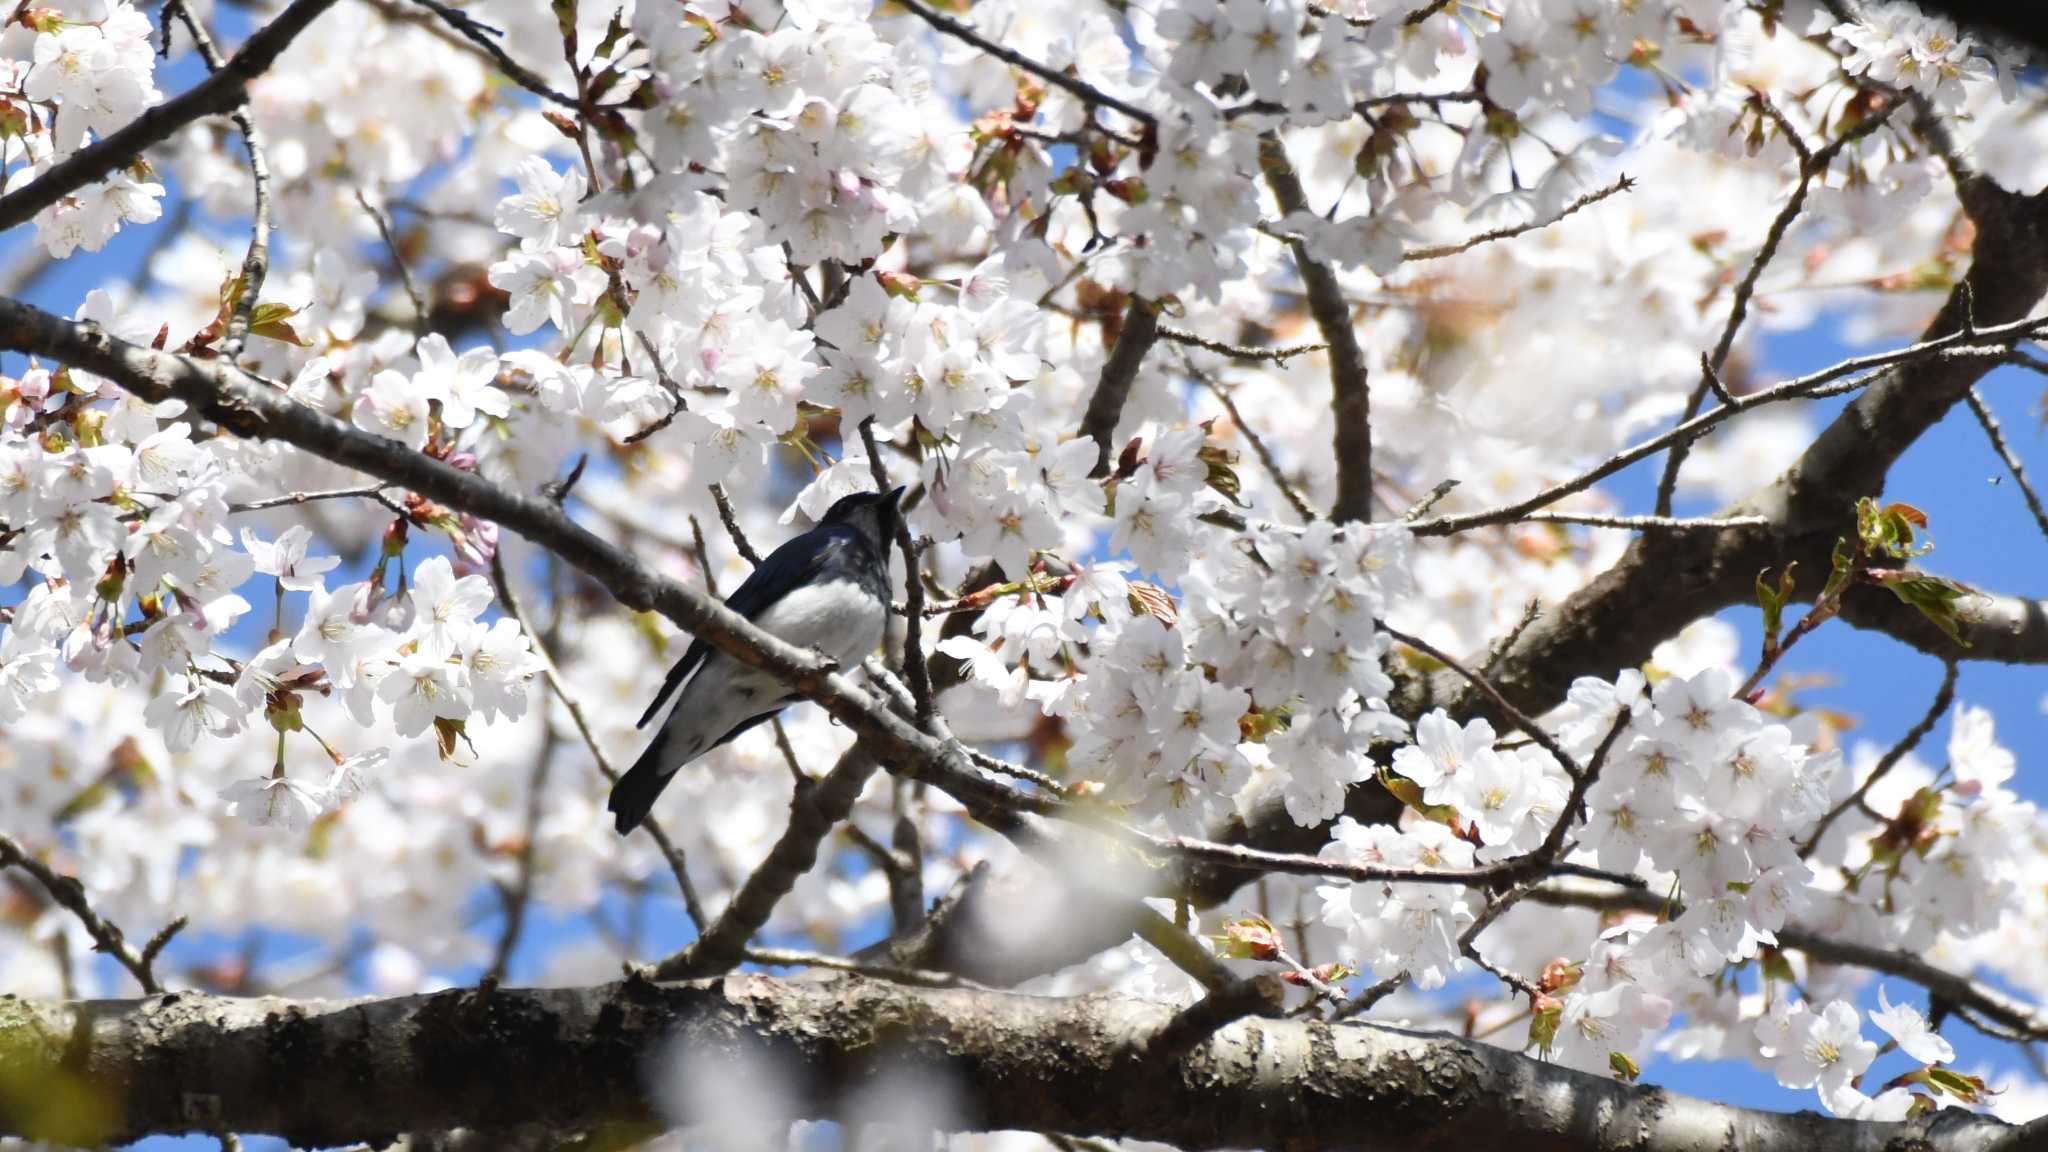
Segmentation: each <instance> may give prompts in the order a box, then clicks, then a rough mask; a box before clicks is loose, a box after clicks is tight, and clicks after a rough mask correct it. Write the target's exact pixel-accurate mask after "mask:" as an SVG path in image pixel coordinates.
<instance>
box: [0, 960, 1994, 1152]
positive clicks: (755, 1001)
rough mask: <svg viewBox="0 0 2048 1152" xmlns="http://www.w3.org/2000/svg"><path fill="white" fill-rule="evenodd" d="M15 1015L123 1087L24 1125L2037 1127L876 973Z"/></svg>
mask: <svg viewBox="0 0 2048 1152" xmlns="http://www.w3.org/2000/svg"><path fill="white" fill-rule="evenodd" d="M0 1017H4V1018H5V1022H6V1023H7V1024H8V1025H10V1027H9V1029H8V1031H9V1034H10V1035H13V1036H15V1037H16V1038H17V1039H16V1040H15V1042H13V1043H11V1044H9V1045H8V1046H6V1047H5V1048H4V1049H0V1076H4V1078H5V1080H6V1082H7V1083H9V1084H16V1085H45V1086H53V1087H54V1086H57V1085H62V1086H64V1087H65V1088H67V1089H70V1090H73V1091H76V1092H77V1093H79V1094H80V1095H81V1096H82V1097H83V1098H84V1099H88V1100H94V1101H99V1102H103V1104H104V1106H103V1107H98V1108H93V1109H90V1110H89V1111H88V1110H69V1111H68V1112H60V1111H58V1110H54V1109H43V1110H29V1111H25V1112H18V1113H13V1114H10V1115H9V1116H8V1117H7V1120H8V1123H7V1127H8V1128H9V1129H10V1130H12V1131H16V1132H20V1133H23V1134H27V1135H36V1136H49V1137H55V1138H58V1139H65V1140H69V1141H72V1142H79V1143H84V1142H106V1143H119V1142H125V1141H128V1140H131V1139H134V1138H137V1137H140V1136H143V1135H146V1134H151V1133H160V1132H213V1131H221V1130H232V1131H240V1132H249V1133H259V1132H260V1133H275V1134H278V1135H280V1136H283V1137H285V1138H287V1139H289V1140H291V1141H292V1142H293V1143H295V1144H298V1145H302V1146H328V1145H335V1144H344V1143H350V1142H357V1141H362V1142H368V1143H371V1144H373V1145H374V1144H378V1143H380V1142H381V1141H383V1140H385V1139H388V1138H389V1137H391V1136H393V1135H395V1134H397V1133H399V1132H404V1131H442V1130H448V1129H453V1128H459V1127H476V1126H483V1125H488V1126H489V1127H492V1128H511V1127H515V1126H523V1125H535V1126H539V1127H542V1128H545V1129H548V1130H552V1131H554V1132H557V1133H562V1134H565V1135H567V1134H574V1133H588V1132H592V1131H595V1130H598V1129H601V1128H606V1129H609V1128H613V1127H615V1126H631V1127H639V1128H643V1129H648V1128H656V1127H665V1126H667V1124H668V1123H670V1122H672V1120H674V1119H680V1120H681V1121H683V1122H684V1123H689V1122H691V1121H700V1122H701V1121H704V1120H709V1119H714V1117H710V1116H705V1115H681V1116H677V1115H676V1112H675V1109H677V1108H679V1107H681V1106H684V1103H685V1101H686V1099H687V1097H688V1096H689V1094H688V1093H686V1092H683V1091H680V1090H679V1089H680V1088H681V1086H682V1084H683V1083H684V1081H683V1080H682V1079H681V1078H682V1077H692V1076H704V1075H707V1074H708V1069H711V1068H714V1067H721V1066H722V1067H731V1066H735V1065H736V1064H738V1063H739V1062H740V1061H746V1062H748V1063H751V1064H756V1065H759V1064H761V1063H764V1062H765V1063H767V1064H769V1065H770V1066H773V1067H776V1068H779V1069H781V1070H782V1071H783V1073H784V1082H783V1084H782V1085H781V1087H782V1088H783V1089H784V1090H785V1091H787V1092H788V1093H789V1095H790V1098H791V1100H792V1106H793V1107H795V1108H796V1109H797V1110H798V1112H799V1114H800V1115H804V1116H813V1117H827V1116H833V1115H836V1114H838V1113H839V1110H840V1109H841V1108H842V1107H844V1106H846V1105H847V1104H848V1103H849V1102H850V1101H851V1100H852V1099H853V1097H854V1096H855V1095H856V1094H857V1093H858V1092H859V1091H860V1090H861V1089H862V1088H863V1087H865V1086H867V1085H870V1084H873V1083H876V1082H877V1081H880V1080H882V1079H883V1078H885V1077H891V1076H895V1077H901V1076H905V1075H909V1076H914V1077H917V1078H919V1079H920V1080H923V1081H925V1082H931V1083H941V1084H945V1085H947V1086H949V1087H950V1088H952V1089H953V1090H954V1091H955V1092H956V1093H957V1096H956V1097H955V1100H954V1103H955V1104H956V1105H957V1106H958V1108H959V1109H960V1112H959V1123H960V1124H961V1125H962V1126H963V1127H966V1128H971V1129H977V1130H993V1129H1017V1130H1025V1131H1036V1132H1045V1133H1059V1134H1073V1135H1087V1136H1104V1137H1116V1138H1130V1139H1140V1140H1151V1141H1159V1142H1163V1143H1169V1144H1173V1145H1175V1146H1177V1147H1181V1148H1186V1149H1210V1148H1244V1147H1266V1148H1276V1149H1309V1148H1352V1149H1361V1150H1367V1152H1396V1150H1399V1152H1442V1150H1450V1149H1455V1150H1457V1152H1548V1150H1555V1149H1575V1150H1580V1152H1588V1150H1590V1152H1607V1150H1619V1149H1623V1148H1626V1149H1630V1150H1632V1152H1697V1150H1699V1149H1715V1148H1741V1149H1742V1150H1743V1152H1851V1150H1854V1152H1871V1150H1876V1149H1894V1148H1896V1149H1903V1148H1908V1147H1911V1148H1916V1149H1922V1150H1924V1152H1991V1150H1992V1149H1993V1148H1994V1147H1996V1146H1997V1144H1998V1142H1999V1141H2001V1140H2002V1139H2004V1137H2005V1136H2006V1134H2007V1133H2009V1132H2011V1131H2014V1129H2012V1128H2010V1127H2009V1126H2008V1125H2005V1124H2003V1123H2001V1122H1999V1121H1997V1120H1993V1119H1990V1118H1988V1117H1984V1116H1975V1115H1970V1114H1967V1113H1963V1112H1960V1111H1955V1110H1951V1111H1947V1112H1943V1113H1941V1114H1938V1115H1937V1116H1934V1117H1932V1118H1924V1119H1922V1120H1918V1121H1912V1122H1908V1123H1905V1124H1872V1123H1864V1122H1858V1121H1848V1120H1830V1119H1826V1118H1824V1117H1821V1116H1818V1115H1816V1114H1813V1113H1810V1112H1802V1113H1798V1114H1793V1115H1787V1114H1778V1113H1769V1112H1758V1111H1751V1110H1747V1109H1741V1108H1734V1107H1729V1106H1726V1105H1721V1104H1714V1103H1710V1102H1707V1101H1703V1100H1696V1099H1692V1098H1689V1097H1684V1096H1678V1095H1675V1094H1672V1093H1669V1092H1666V1091H1664V1090H1662V1089H1659V1088H1654V1087H1645V1086H1641V1085H1632V1084H1626V1083H1623V1082H1620V1081H1617V1080H1614V1079H1611V1078H1608V1077H1599V1076H1591V1075H1587V1074H1584V1073H1580V1072H1573V1071H1569V1070H1567V1069H1563V1068H1560V1067H1557V1066H1555V1065H1550V1064H1544V1063H1540V1062H1538V1061H1536V1060H1533V1059H1530V1058H1527V1057H1523V1056H1520V1055H1516V1054H1514V1053H1511V1052H1507V1051H1504V1050H1502V1049H1498V1048H1490V1047H1487V1046H1484V1045H1481V1044H1477V1043H1474V1042H1471V1041H1466V1040H1461V1039H1457V1038H1453V1037H1450V1036H1445V1035H1436V1034H1427V1033H1418V1032H1409V1031H1403V1030H1398V1029H1392V1028H1381V1027H1374V1026H1371V1025H1363V1024H1340V1025H1334V1026H1333V1025H1328V1024H1324V1023H1320V1022H1300V1021H1285V1020H1269V1019H1261V1018H1257V1017H1251V1018H1240V1019H1237V1020H1234V1021H1232V1022H1230V1023H1227V1024H1225V1025H1223V1026H1222V1027H1220V1028H1217V1029H1215V1030H1214V1031H1213V1032H1211V1033H1209V1034H1208V1035H1206V1036H1202V1037H1199V1038H1196V1039H1194V1040H1193V1042H1192V1043H1187V1044H1186V1045H1185V1050H1184V1051H1181V1052H1179V1053H1175V1052H1172V1051H1167V1052H1160V1051H1157V1050H1156V1048H1155V1044H1154V1042H1155V1041H1156V1040H1162V1039H1172V1038H1173V1032H1172V1031H1171V1027H1172V1023H1173V1021H1174V1020H1175V1018H1176V1009H1175V1007H1174V1006H1172V1005H1168V1004H1157V1003H1148V1002H1143V1001H1135V1000H1127V999H1118V998H1114V997H1087V998H1081V999H1041V998H1037V997H1029V996H1018V995H1012V994H1007V993H996V992H988V991H978V990H961V989H931V988H915V987H908V986H903V985H896V984H888V983H883V982H880V981H876V980H869V979H864V978H860V977H845V978H838V979H831V980H822V981H807V982H798V981H786V980H778V979H774V978H770V977H766V976H759V975H736V976H729V977H725V978H723V979H720V980H713V981H708V982H703V983H692V984H676V985H657V984H652V983H648V982H645V981H629V982H626V983H623V984H611V985H604V986H601V987H595V988H566V989H517V990H507V989H496V990H489V991H484V990H451V991H446V992H439V993H434V994H431V995H423V996H408V997H401V998H397V999H391V1000H368V1001H353V1002H343V1001H290V1000H281V999H252V1000H235V999H227V998H221V997H211V996H201V995H185V996H175V997H161V998H154V999H150V1000H142V1001H88V1002H77V1003H37V1002H29V1001H5V1002H0ZM1167 1046H1168V1047H1170V1045H1167ZM202 1052H203V1053H206V1058H205V1059H197V1058H195V1054H197V1053H202ZM650 1069H656V1070H658V1071H657V1072H656V1073H655V1075H656V1077H658V1079H657V1080H656V1083H655V1084H654V1085H653V1086H650V1084H649V1070H650ZM1109 1086H1113V1088H1112V1087H1109ZM711 1095H715V1094H711ZM735 1106H744V1105H743V1104H736V1105H735ZM722 1118H723V1119H726V1120H732V1119H737V1118H736V1117H722ZM66 1121H69V1123H66Z"/></svg>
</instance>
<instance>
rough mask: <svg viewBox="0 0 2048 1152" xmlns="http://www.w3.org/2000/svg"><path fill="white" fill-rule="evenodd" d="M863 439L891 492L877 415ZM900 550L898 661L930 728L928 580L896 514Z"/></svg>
mask: <svg viewBox="0 0 2048 1152" xmlns="http://www.w3.org/2000/svg"><path fill="white" fill-rule="evenodd" d="M860 442H861V446H862V447H864V448H866V449H867V453H868V471H869V474H870V475H872V476H873V477H874V481H875V491H877V492H886V491H888V490H889V472H888V469H886V468H884V467H883V466H882V453H881V446H880V445H879V444H877V443H876V441H875V418H874V417H873V416H870V417H868V418H867V419H865V420H863V421H861V422H860ZM896 550H897V551H898V552H900V553H902V555H903V615H902V620H903V655H902V659H901V660H899V661H898V663H899V664H900V665H901V667H902V669H903V678H904V680H906V681H908V682H909V684H910V696H911V698H912V699H913V700H915V701H916V702H917V723H918V726H919V727H921V728H929V727H930V725H931V718H932V710H933V708H934V707H935V705H934V703H933V700H932V674H931V670H930V669H929V668H927V667H925V662H924V581H923V580H922V579H921V578H920V573H919V564H918V548H917V541H915V540H913V539H912V538H911V535H910V524H909V521H907V520H906V519H904V517H903V516H901V515H900V514H899V515H898V516H897V517H896Z"/></svg>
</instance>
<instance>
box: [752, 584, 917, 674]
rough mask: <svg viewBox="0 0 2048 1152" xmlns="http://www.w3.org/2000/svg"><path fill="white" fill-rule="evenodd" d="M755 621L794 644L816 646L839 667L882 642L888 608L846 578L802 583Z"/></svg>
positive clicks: (863, 655) (866, 653)
mask: <svg viewBox="0 0 2048 1152" xmlns="http://www.w3.org/2000/svg"><path fill="white" fill-rule="evenodd" d="M754 623H756V624H759V625H760V626H761V627H762V628H764V629H766V630H768V631H769V632H772V633H774V634H775V635H776V636H778V637H780V638H782V639H784V640H787V641H789V642H790V643H791V644H794V645H796V646H797V647H799V648H816V649H817V650H818V651H820V652H823V653H824V654H825V655H827V656H830V657H831V658H832V659H834V660H836V661H838V662H839V664H840V665H841V666H842V667H845V666H849V665H852V664H855V663H858V662H859V661H860V660H862V659H864V658H866V656H867V655H868V654H869V653H870V652H873V651H874V650H875V645H877V644H880V643H881V642H882V632H883V630H884V629H885V628H886V627H887V626H888V623H889V610H888V607H887V606H886V605H884V604H883V603H882V602H881V601H880V600H878V599H876V598H875V597H873V596H870V595H868V594H867V593H865V592H863V591H861V589H860V586H859V585H857V584H855V583H853V582H852V581H850V580H834V581H831V582H829V583H825V584H806V585H804V586H803V587H801V588H796V589H792V590H791V591H790V593H789V594H788V595H786V596H784V597H783V598H782V599H780V600H777V601H776V602H775V603H773V604H771V605H769V606H768V610H767V611H765V612H763V613H761V615H760V616H758V617H757V618H755V620H754Z"/></svg>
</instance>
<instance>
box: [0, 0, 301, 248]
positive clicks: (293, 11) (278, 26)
mask: <svg viewBox="0 0 2048 1152" xmlns="http://www.w3.org/2000/svg"><path fill="white" fill-rule="evenodd" d="M333 4H334V0H292V5H291V7H289V8H286V9H285V10H284V11H283V12H281V13H279V14H278V17H277V19H275V20H272V21H271V22H270V23H268V24H266V25H264V26H263V28H262V29H261V30H260V31H258V32H257V33H256V34H255V35H253V36H251V37H249V39H248V40H247V41H246V42H245V43H243V45H242V49H241V51H239V52H237V53H235V55H234V58H233V59H231V60H229V61H228V62H227V63H226V64H224V65H222V66H221V68H220V70H219V71H218V72H215V73H213V74H212V75H211V76H208V77H207V78H206V79H204V80H202V81H200V82H199V83H197V84H195V85H193V86H192V87H191V88H188V89H186V90H185V91H184V92H182V93H180V94H178V95H177V96H176V97H174V98H173V99H170V100H166V101H165V102H163V103H162V104H158V105H157V106H155V107H154V108H150V109H148V110H146V111H144V112H143V113H142V114H141V115H140V116H137V117H136V118H135V119H134V120H133V121H131V122H130V123H129V124H128V125H127V126H126V127H124V128H121V129H120V130H118V131H116V132H114V133H113V134H111V135H109V136H107V137H106V138H105V139H103V140H99V141H97V142H95V143H93V144H92V145H90V146H89V147H85V148H81V149H79V150H78V151H76V152H74V153H72V154H71V155H70V156H69V157H67V158H65V159H64V160H62V161H60V162H59V163H57V164H54V165H52V166H51V167H50V169H49V170H48V171H46V172H44V173H43V174H42V175H40V176H37V177H36V178H35V179H34V180H32V181H30V182H29V183H28V184H25V185H23V186H22V187H20V188H17V189H15V190H14V191H12V192H9V193H8V194H7V195H5V196H0V230H5V229H9V228H14V227H16V226H18V225H21V224H24V223H27V222H28V221H29V220H31V219H33V218H34V217H35V214H36V213H38V212H40V211H42V210H43V209H45V208H48V207H49V206H50V205H52V204H55V203H56V202H57V201H59V200H62V199H63V198H64V197H66V196H69V195H70V194H71V193H73V192H76V191H77V190H78V189H80V188H83V187H85V186H86V185H87V184H90V183H92V182H93V181H95V180H98V179H100V178H101V177H103V176H105V175H106V174H107V173H109V172H112V171H113V170H114V169H116V168H119V167H121V166H122V165H124V164H126V163H128V162H129V161H131V160H133V159H135V158H136V157H137V156H140V155H141V154H142V151H143V149H145V148H148V147H150V146H151V145H153V144H158V143H161V142H163V141H165V140H168V139H170V137H171V136H172V135H173V134H175V133H176V132H177V131H178V130H179V129H181V128H183V127H184V126H185V125H187V124H190V123H192V122H193V121H194V120H197V119H199V118H200V117H202V116H213V115H217V114H219V113H222V112H227V111H230V110H232V109H233V108H235V107H237V106H238V105H240V104H242V103H244V102H245V101H246V100H247V99H248V95H249V93H248V84H249V81H251V80H253V79H255V78H256V77H257V76H260V75H262V74H263V72H264V71H266V70H267V69H269V67H270V66H271V64H273V63H275V62H276V60H277V58H278V56H279V54H281V53H282V52H283V51H284V50H285V49H286V48H287V47H289V46H290V45H291V42H292V39H293V38H294V37H296V36H297V35H298V34H299V33H301V32H303V31H305V29H306V25H308V24H311V23H312V22H313V18H314V17H316V16H318V15H320V14H321V13H322V12H325V11H326V10H327V9H328V8H330V7H332V6H333Z"/></svg>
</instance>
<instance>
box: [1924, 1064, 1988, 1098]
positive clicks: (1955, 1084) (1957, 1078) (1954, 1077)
mask: <svg viewBox="0 0 2048 1152" xmlns="http://www.w3.org/2000/svg"><path fill="white" fill-rule="evenodd" d="M1914 1078H1915V1079H1919V1080H1923V1081H1924V1082H1925V1083H1926V1084H1927V1086H1928V1087H1930V1088H1932V1089H1934V1090H1935V1091H1937V1092H1946V1093H1948V1094H1949V1095H1951V1096H1953V1097H1955V1098H1956V1099H1958V1100H1961V1101H1962V1102H1963V1103H1965V1104H1975V1103H1977V1102H1978V1101H1980V1100H1982V1099H1983V1098H1984V1095H1985V1092H1986V1086H1985V1083H1984V1078H1983V1077H1981V1076H1965V1075H1963V1074H1962V1073H1961V1072H1957V1071H1956V1070H1954V1069H1952V1068H1928V1069H1925V1070H1924V1071H1923V1073H1922V1074H1921V1075H1918V1076H1916V1077H1914Z"/></svg>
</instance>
